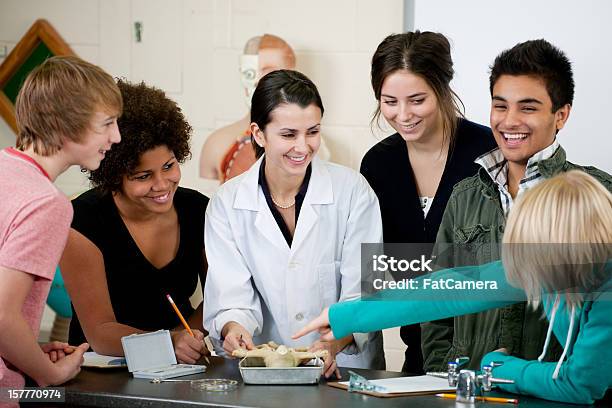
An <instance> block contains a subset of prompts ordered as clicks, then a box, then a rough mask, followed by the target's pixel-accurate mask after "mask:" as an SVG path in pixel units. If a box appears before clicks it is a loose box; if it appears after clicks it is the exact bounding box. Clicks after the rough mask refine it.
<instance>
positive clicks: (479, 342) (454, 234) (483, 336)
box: [421, 147, 612, 371]
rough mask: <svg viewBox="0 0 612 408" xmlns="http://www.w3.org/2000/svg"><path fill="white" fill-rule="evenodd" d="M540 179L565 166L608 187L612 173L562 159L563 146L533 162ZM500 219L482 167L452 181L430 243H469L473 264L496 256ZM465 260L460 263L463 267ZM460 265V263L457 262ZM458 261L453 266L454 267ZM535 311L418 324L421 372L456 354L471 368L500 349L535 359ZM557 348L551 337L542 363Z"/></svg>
mask: <svg viewBox="0 0 612 408" xmlns="http://www.w3.org/2000/svg"><path fill="white" fill-rule="evenodd" d="M538 169H539V171H540V173H541V174H542V175H543V176H544V177H545V178H550V177H553V176H555V175H556V174H558V173H561V172H566V171H570V170H582V171H585V172H587V173H588V174H590V175H591V176H593V177H595V178H596V179H597V180H598V181H599V182H600V183H602V184H603V185H604V186H605V187H606V188H607V189H608V190H610V191H612V177H611V176H610V175H609V174H607V173H605V172H603V171H601V170H598V169H596V168H594V167H582V166H577V165H575V164H572V163H570V162H568V161H566V155H565V151H564V150H563V148H561V147H559V149H557V151H556V152H555V153H554V154H553V156H552V157H550V158H549V159H546V160H542V161H540V162H538ZM505 223H506V217H505V215H504V212H503V210H502V206H501V202H500V198H499V191H498V189H497V186H496V184H495V183H494V181H493V180H492V179H491V177H490V176H489V175H488V174H487V172H486V171H485V169H482V168H481V169H480V170H479V172H478V173H477V174H476V175H474V176H472V177H470V178H467V179H465V180H463V181H461V182H459V183H457V184H456V185H455V187H454V189H453V193H452V194H451V197H450V199H449V201H448V204H447V206H446V211H445V212H444V216H443V217H442V223H441V224H440V229H439V230H438V235H437V239H436V245H440V244H441V243H442V244H443V243H450V244H471V245H473V246H474V247H476V248H477V249H476V250H475V254H476V255H475V257H476V259H472V260H470V261H471V262H470V263H472V262H474V261H475V262H476V263H477V264H483V263H487V262H491V261H494V260H496V259H500V245H499V244H500V243H501V241H502V235H503V232H504V226H505ZM465 264H466V263H463V265H465ZM460 265H461V264H460ZM460 265H458V266H460ZM543 314H544V313H543V311H542V310H541V309H539V310H536V311H534V310H533V309H531V308H527V307H526V303H519V304H514V305H510V306H507V307H503V308H499V309H494V310H489V311H486V312H482V313H477V314H470V315H466V316H460V317H456V318H450V319H446V320H439V321H434V322H429V323H424V324H422V332H421V342H422V343H421V345H422V350H423V357H424V369H425V371H444V370H446V364H447V362H449V361H452V360H454V359H455V358H457V357H460V356H469V357H470V367H469V368H471V369H477V368H478V365H479V363H480V361H481V360H482V358H483V356H484V355H485V354H486V353H488V352H491V351H493V350H496V349H499V348H501V347H505V348H506V349H508V351H509V353H510V355H512V356H516V357H519V358H522V359H526V360H534V359H537V357H538V356H539V354H540V352H541V351H542V348H543V345H544V340H545V339H546V330H547V324H546V322H545V321H544V320H543V319H542V316H543ZM561 352H562V348H561V346H560V345H559V343H558V342H557V341H552V342H551V344H550V346H549V347H548V352H547V354H546V356H545V361H556V360H557V359H558V358H559V356H560V355H561Z"/></svg>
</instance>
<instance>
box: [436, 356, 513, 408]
mask: <svg viewBox="0 0 612 408" xmlns="http://www.w3.org/2000/svg"><path fill="white" fill-rule="evenodd" d="M468 361H470V358H469V357H459V358H457V359H456V360H455V361H450V362H449V363H448V385H449V386H451V387H455V386H456V387H457V392H456V395H457V397H456V400H457V402H469V403H474V402H476V397H477V396H480V395H482V393H483V392H488V391H491V388H492V386H493V384H514V380H507V379H505V378H495V377H493V368H494V367H499V366H500V365H502V364H503V363H500V362H496V361H494V362H492V363H491V364H489V365H485V366H483V367H482V371H481V372H476V371H474V370H460V368H461V366H463V365H465V364H466V363H467V362H468Z"/></svg>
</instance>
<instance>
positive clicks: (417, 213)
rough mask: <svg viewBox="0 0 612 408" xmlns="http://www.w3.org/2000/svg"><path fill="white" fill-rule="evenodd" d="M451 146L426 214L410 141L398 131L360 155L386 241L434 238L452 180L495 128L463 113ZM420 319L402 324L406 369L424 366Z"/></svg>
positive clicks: (462, 174)
mask: <svg viewBox="0 0 612 408" xmlns="http://www.w3.org/2000/svg"><path fill="white" fill-rule="evenodd" d="M455 135H456V137H455V142H454V146H453V149H452V151H449V155H448V158H447V160H446V165H445V168H444V173H443V174H442V178H441V180H440V185H439V186H438V190H437V191H436V195H435V197H434V201H433V203H432V205H431V208H430V209H429V212H428V213H427V217H424V214H423V211H422V209H421V203H420V201H419V196H418V193H417V188H416V183H415V181H414V175H413V173H412V167H411V165H410V160H409V158H408V146H407V145H406V142H405V141H404V139H402V137H401V136H400V135H399V134H398V133H396V134H394V135H391V136H389V137H387V138H385V139H384V140H382V141H380V142H379V143H377V144H376V145H374V146H373V147H372V148H371V149H370V150H369V151H368V152H367V153H366V154H365V156H364V158H363V160H362V161H361V173H362V174H363V175H364V177H365V178H366V179H367V180H368V182H369V183H370V186H371V187H372V189H373V190H374V191H375V192H376V195H377V196H378V201H379V202H380V211H381V215H382V223H383V237H384V242H396V243H434V242H435V241H436V235H437V233H438V228H439V227H440V222H441V221H442V215H443V214H444V209H445V208H446V203H447V201H448V199H449V197H450V195H451V192H452V191H453V186H454V185H455V184H456V183H458V182H459V181H461V180H463V179H464V178H467V177H470V176H472V175H474V174H475V173H476V172H477V171H478V168H479V166H478V165H477V164H475V163H474V160H475V159H476V158H477V157H478V156H480V155H481V154H484V153H486V152H488V151H490V150H492V149H494V148H495V147H497V145H496V143H495V139H494V138H493V134H492V133H491V130H490V129H489V128H488V127H486V126H482V125H478V124H476V123H473V122H470V121H468V120H465V119H461V120H460V121H459V125H458V127H457V131H456V134H455ZM420 333H421V331H420V327H419V325H412V326H404V327H402V329H401V336H402V340H403V341H404V343H406V345H407V346H408V349H407V350H406V355H405V357H406V360H405V362H404V367H403V371H406V372H411V373H415V374H418V373H422V372H423V356H422V353H421V334H420Z"/></svg>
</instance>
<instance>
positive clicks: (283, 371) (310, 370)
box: [238, 358, 323, 385]
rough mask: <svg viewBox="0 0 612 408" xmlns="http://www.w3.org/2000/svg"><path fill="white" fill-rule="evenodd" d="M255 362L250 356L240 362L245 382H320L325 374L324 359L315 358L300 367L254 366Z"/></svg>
mask: <svg viewBox="0 0 612 408" xmlns="http://www.w3.org/2000/svg"><path fill="white" fill-rule="evenodd" d="M254 360H256V359H254ZM253 364H257V362H254V361H249V359H248V358H243V359H242V360H240V363H239V364H238V367H239V369H240V375H242V380H243V381H244V383H245V384H265V385H276V384H278V385H287V384H318V383H319V379H320V378H321V375H322V374H323V361H322V360H318V361H317V360H313V361H312V362H311V363H309V364H308V365H305V366H300V367H282V368H271V367H260V366H253Z"/></svg>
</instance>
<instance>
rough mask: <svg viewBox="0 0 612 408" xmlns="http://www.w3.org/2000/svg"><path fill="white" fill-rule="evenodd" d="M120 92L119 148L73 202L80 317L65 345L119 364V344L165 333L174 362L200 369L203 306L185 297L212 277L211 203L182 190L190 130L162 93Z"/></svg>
mask: <svg viewBox="0 0 612 408" xmlns="http://www.w3.org/2000/svg"><path fill="white" fill-rule="evenodd" d="M118 85H119V89H120V90H121V95H122V96H123V101H124V109H123V115H122V116H121V118H120V119H119V121H118V124H119V130H120V132H121V134H122V135H123V137H122V142H121V143H120V144H117V145H114V146H113V148H112V149H111V150H110V151H108V152H107V153H106V158H105V159H104V160H103V162H102V165H101V166H100V167H99V168H98V169H97V170H94V171H91V172H90V173H89V179H90V180H91V182H92V185H93V187H94V188H93V189H91V190H89V191H87V192H86V193H84V194H82V195H81V196H79V197H78V198H76V199H75V200H73V202H72V205H73V208H74V220H73V222H72V228H71V230H70V235H69V238H68V243H67V244H66V249H65V251H64V254H63V257H62V260H61V264H60V266H61V270H62V273H63V275H64V279H65V282H66V287H67V289H68V292H69V294H70V296H71V299H72V304H73V309H74V311H75V312H76V313H73V319H72V322H71V324H70V335H69V339H70V342H71V344H73V343H74V342H78V344H80V342H82V341H85V340H84V339H85V338H87V339H88V342H89V344H90V345H91V347H92V348H93V349H94V350H95V351H96V352H98V353H100V354H106V355H114V356H121V355H123V349H122V346H121V337H123V336H126V335H129V334H134V333H143V332H147V331H155V330H160V329H169V330H170V331H171V337H172V342H173V344H174V351H175V353H176V357H177V360H178V361H179V362H184V363H194V362H195V361H196V360H198V359H199V358H200V357H201V355H202V354H204V353H207V349H206V347H205V346H204V345H203V341H202V340H203V337H204V335H203V329H202V304H200V305H199V306H198V307H197V308H196V309H193V307H192V306H191V304H190V302H189V297H190V296H191V295H192V294H193V293H194V291H195V289H196V286H197V282H198V277H200V279H201V280H202V282H204V277H205V274H206V259H205V255H204V213H205V210H206V206H207V204H208V198H207V197H205V196H203V195H202V194H200V193H198V192H196V191H193V190H189V189H186V188H182V187H179V186H178V184H179V181H180V179H181V170H180V168H179V164H180V163H183V162H184V161H185V159H187V158H188V157H189V156H190V151H189V139H190V137H191V126H189V124H188V123H187V121H186V120H185V118H184V116H183V113H182V112H181V110H180V108H179V107H178V106H177V105H176V103H175V102H173V101H171V100H170V99H168V98H167V97H166V95H165V94H164V92H163V91H161V90H159V89H156V88H152V87H149V86H147V85H145V84H144V83H140V84H137V85H135V84H130V83H128V82H125V81H123V80H119V81H118ZM166 294H170V295H171V296H172V298H173V299H174V301H175V303H176V305H177V306H178V308H179V309H180V311H181V313H182V314H183V315H184V316H185V318H186V319H187V321H188V323H189V325H190V326H191V327H193V328H194V330H193V333H194V335H195V336H194V337H192V336H191V335H190V334H189V333H187V331H186V330H184V329H183V327H182V326H181V323H180V321H179V320H178V318H177V316H176V314H175V313H174V311H173V310H172V308H171V307H170V305H169V304H168V301H167V300H166Z"/></svg>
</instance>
